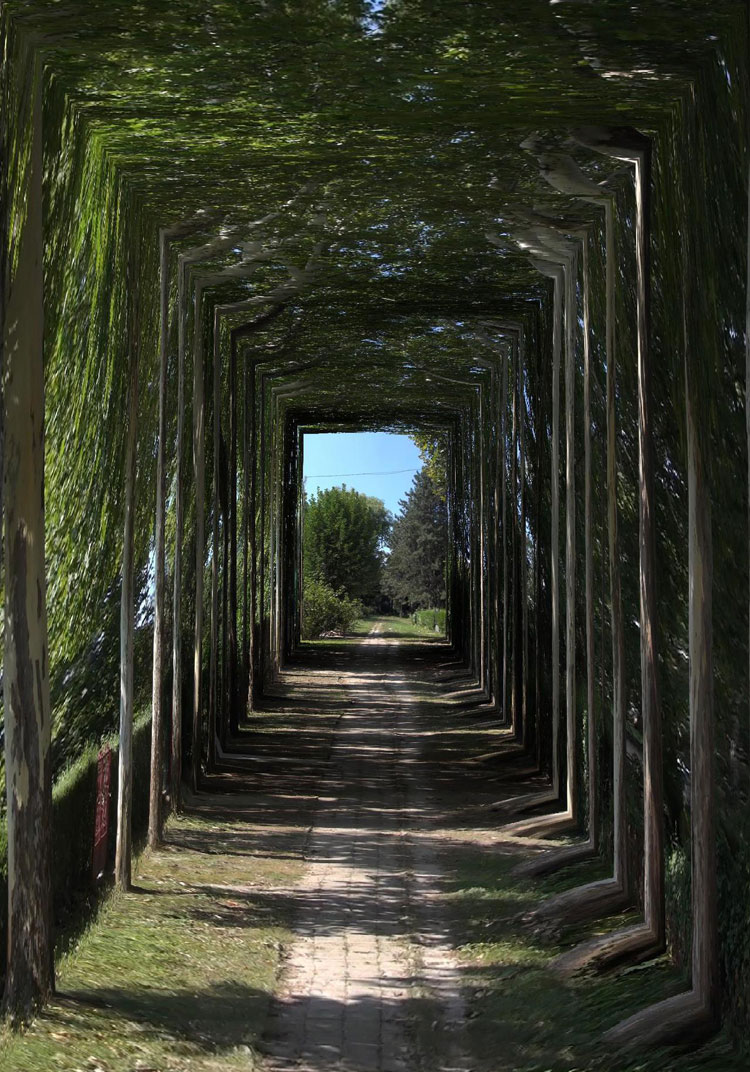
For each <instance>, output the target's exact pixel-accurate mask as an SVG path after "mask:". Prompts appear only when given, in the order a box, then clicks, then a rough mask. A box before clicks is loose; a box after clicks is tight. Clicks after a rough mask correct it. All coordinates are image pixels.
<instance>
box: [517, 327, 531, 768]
mask: <svg viewBox="0 0 750 1072" xmlns="http://www.w3.org/2000/svg"><path fill="white" fill-rule="evenodd" d="M523 343H524V336H523V334H521V335H520V337H519V344H520V345H521V354H520V361H519V363H518V422H519V448H520V474H519V475H520V483H521V530H520V532H519V541H518V545H519V568H520V571H521V585H520V596H521V732H522V735H523V745H524V751H528V750H529V748H530V747H531V726H530V724H529V696H528V687H529V593H528V584H527V576H528V569H527V566H528V562H527V556H526V392H525V376H524V368H525V359H526V348H525V346H524V345H523Z"/></svg>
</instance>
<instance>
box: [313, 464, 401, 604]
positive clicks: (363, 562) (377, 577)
mask: <svg viewBox="0 0 750 1072" xmlns="http://www.w3.org/2000/svg"><path fill="white" fill-rule="evenodd" d="M391 520H392V519H391V515H390V513H389V512H388V510H386V508H385V504H384V503H383V502H382V501H381V500H380V499H376V498H372V497H371V496H368V495H363V494H362V493H361V492H359V491H355V490H354V489H353V488H347V487H346V485H342V486H341V487H337V488H328V489H327V490H325V491H320V492H319V493H318V494H317V496H316V495H313V496H312V498H311V499H309V500H308V502H307V503H306V504H305V517H304V533H303V548H304V550H303V562H304V571H305V578H306V579H307V580H316V581H323V582H324V583H325V584H327V585H328V586H329V587H330V588H332V589H333V590H334V591H335V592H344V593H345V594H346V595H347V596H348V597H349V598H350V599H359V600H362V602H364V603H368V604H371V603H373V602H374V600H375V599H376V598H377V596H378V594H379V593H380V587H381V576H382V570H383V557H384V554H383V548H384V546H385V541H386V539H387V537H388V534H389V531H390V527H391Z"/></svg>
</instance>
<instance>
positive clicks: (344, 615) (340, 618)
mask: <svg viewBox="0 0 750 1072" xmlns="http://www.w3.org/2000/svg"><path fill="white" fill-rule="evenodd" d="M361 617H362V604H361V603H360V602H359V600H357V599H350V598H349V597H348V596H347V595H346V594H345V593H344V592H343V591H339V592H334V590H333V589H332V588H331V587H330V585H327V584H326V583H325V581H318V580H315V579H311V580H306V581H305V586H304V589H303V592H302V639H303V640H315V638H316V637H319V636H322V635H323V634H325V633H341V634H342V635H346V633H348V632H349V630H350V629H351V627H352V625H353V624H354V623H355V621H356V620H357V618H361Z"/></svg>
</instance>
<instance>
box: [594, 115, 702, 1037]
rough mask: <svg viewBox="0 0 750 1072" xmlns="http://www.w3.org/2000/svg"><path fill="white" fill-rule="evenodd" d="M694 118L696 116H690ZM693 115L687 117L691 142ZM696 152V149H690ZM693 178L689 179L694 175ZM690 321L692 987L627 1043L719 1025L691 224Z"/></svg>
mask: <svg viewBox="0 0 750 1072" xmlns="http://www.w3.org/2000/svg"><path fill="white" fill-rule="evenodd" d="M690 118H692V116H691V117H690ZM690 126H691V124H690V122H688V124H687V132H688V147H690V146H691V142H690V138H689V134H690ZM689 155H690V158H691V159H692V153H690V154H689ZM687 181H688V183H689V179H688V180H687ZM682 248H683V327H684V371H685V402H686V407H685V408H686V416H687V463H688V532H689V538H688V555H689V570H688V574H689V597H688V602H689V631H690V829H691V852H690V856H691V866H692V909H693V930H692V987H691V989H690V990H689V991H688V992H687V993H683V994H679V995H677V996H676V997H672V998H668V999H667V1000H666V1001H661V1002H658V1003H657V1004H655V1005H651V1006H649V1007H648V1008H646V1009H643V1010H641V1011H640V1012H638V1013H636V1014H635V1015H634V1016H631V1017H629V1018H628V1019H627V1020H624V1021H623V1022H622V1023H620V1024H618V1025H617V1026H616V1027H614V1028H612V1029H611V1030H610V1031H609V1032H608V1033H607V1035H608V1037H609V1038H610V1039H611V1040H613V1041H614V1042H616V1043H617V1044H618V1045H620V1046H623V1045H624V1046H629V1045H638V1046H651V1045H657V1046H658V1045H662V1044H664V1043H669V1042H675V1041H678V1042H681V1043H684V1042H685V1040H686V1039H690V1040H694V1039H698V1038H700V1037H703V1036H705V1035H706V1034H707V1033H709V1032H711V1031H713V1030H715V1028H716V1027H718V1024H719V1012H720V998H721V989H720V972H719V943H718V913H717V883H716V822H715V807H716V785H715V773H714V736H715V734H714V702H713V625H712V587H713V547H712V536H711V495H710V478H709V472H708V470H709V465H710V461H709V456H708V451H709V449H710V447H709V436H710V430H709V427H708V419H707V406H706V401H705V391H706V388H705V386H702V385H701V382H700V381H701V377H700V375H699V369H700V362H702V361H703V360H704V355H703V353H701V354H699V355H697V356H696V354H695V352H694V347H695V339H696V338H697V337H699V332H698V331H697V330H696V326H695V323H694V315H695V308H696V304H697V301H699V297H698V295H696V293H695V286H694V283H693V272H694V270H695V263H696V262H695V256H694V250H693V241H692V234H691V230H690V226H689V223H688V225H687V226H686V227H685V228H684V229H683V233H682Z"/></svg>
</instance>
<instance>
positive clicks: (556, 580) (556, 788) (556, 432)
mask: <svg viewBox="0 0 750 1072" xmlns="http://www.w3.org/2000/svg"><path fill="white" fill-rule="evenodd" d="M554 281H555V293H554V309H553V314H552V316H553V321H552V473H551V477H552V480H551V483H552V490H551V495H552V533H551V537H550V540H551V543H550V569H551V577H552V794H553V796H554V797H555V799H557V798H558V797H559V796H560V562H559V554H560V356H561V349H562V300H563V298H562V291H563V282H564V274H563V270H562V268H560V269H558V270H557V271H555V274H554Z"/></svg>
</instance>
